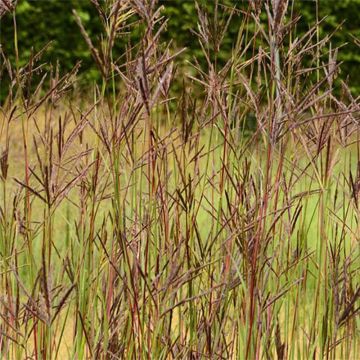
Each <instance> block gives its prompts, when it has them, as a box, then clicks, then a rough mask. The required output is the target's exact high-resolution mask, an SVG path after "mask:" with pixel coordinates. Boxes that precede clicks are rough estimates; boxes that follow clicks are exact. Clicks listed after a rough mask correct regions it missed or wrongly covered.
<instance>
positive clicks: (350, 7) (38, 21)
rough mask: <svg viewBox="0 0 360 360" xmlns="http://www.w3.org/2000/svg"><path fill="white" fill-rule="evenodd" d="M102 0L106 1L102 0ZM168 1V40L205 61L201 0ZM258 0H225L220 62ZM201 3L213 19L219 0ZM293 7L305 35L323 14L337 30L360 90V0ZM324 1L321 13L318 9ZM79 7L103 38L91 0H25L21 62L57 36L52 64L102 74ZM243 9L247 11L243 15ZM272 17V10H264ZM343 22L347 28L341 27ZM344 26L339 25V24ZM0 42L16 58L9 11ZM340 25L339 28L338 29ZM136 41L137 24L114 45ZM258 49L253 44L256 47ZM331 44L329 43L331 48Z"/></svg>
mask: <svg viewBox="0 0 360 360" xmlns="http://www.w3.org/2000/svg"><path fill="white" fill-rule="evenodd" d="M100 3H101V2H100ZM159 3H160V4H161V5H163V6H164V7H165V9H164V12H163V15H164V16H166V17H167V18H168V19H169V21H168V24H167V28H166V31H165V32H164V33H163V34H162V36H163V38H164V40H166V41H169V40H170V39H171V40H172V41H173V43H174V44H175V45H176V46H177V47H178V48H183V47H186V48H187V51H186V52H184V53H183V54H182V56H181V58H182V59H183V64H184V65H185V64H186V61H185V60H192V59H193V58H196V59H197V60H198V61H200V62H201V61H202V62H203V63H204V62H205V59H204V57H203V55H202V51H201V47H200V44H199V42H198V40H197V39H196V37H195V35H194V34H193V30H194V29H195V30H196V28H197V23H198V20H199V19H198V12H197V10H196V4H195V1H188V0H185V1H184V0H171V1H169V0H161V1H160V2H159ZM253 3H254V1H248V0H246V1H244V0H223V1H221V6H222V7H227V8H228V9H229V11H231V9H232V8H234V9H235V10H234V13H235V14H236V16H235V15H234V16H233V17H232V18H231V24H230V26H229V28H228V29H227V32H226V34H225V37H224V39H223V41H222V47H221V52H220V53H219V54H218V58H219V60H218V61H219V62H225V61H226V60H227V59H229V58H230V57H231V51H232V48H233V47H234V44H235V42H236V40H237V33H238V29H239V26H240V24H241V22H242V20H243V17H244V16H245V15H244V14H246V13H249V11H250V9H251V8H252V4H253ZM198 4H199V5H200V6H201V5H203V6H204V5H206V6H205V7H204V8H206V12H207V13H208V15H209V19H211V18H212V17H213V16H214V8H215V6H214V4H215V2H213V1H207V0H200V1H198ZM290 7H291V9H292V10H291V11H292V12H293V13H294V14H297V15H299V16H301V20H300V21H299V22H298V24H297V29H296V32H297V35H298V37H299V38H300V37H301V36H302V35H304V34H305V33H306V31H308V30H309V28H310V27H311V26H313V25H314V24H315V23H316V19H317V18H318V19H319V21H320V20H322V21H321V24H320V26H319V36H320V37H324V36H326V35H330V34H333V33H334V34H333V36H332V39H331V44H332V47H333V48H336V47H339V46H341V47H342V49H341V51H340V52H339V54H338V61H341V62H343V65H342V67H341V69H342V73H341V74H340V78H341V79H343V80H345V81H348V82H349V83H350V84H351V85H350V88H351V90H352V91H353V92H354V93H355V94H359V93H360V75H359V71H358V68H359V66H360V54H359V51H358V47H357V45H356V44H355V43H354V38H360V22H359V20H358V14H359V12H360V0H342V1H331V0H326V1H324V0H323V1H318V2H316V1H311V0H310V1H297V2H294V3H293V4H292V3H291V4H290ZM317 7H318V14H317ZM73 9H75V10H76V11H77V12H78V14H79V16H80V18H81V20H82V22H83V24H84V26H85V28H86V30H87V32H88V34H89V36H90V37H91V39H92V40H93V41H94V42H96V41H97V42H100V41H101V39H100V34H101V30H102V29H101V20H100V19H99V17H98V16H97V10H96V8H95V6H94V4H93V3H92V2H91V1H82V0H71V1H67V0H65V1H63V0H48V1H36V0H20V1H19V2H18V5H17V16H16V23H17V31H18V33H17V36H18V42H19V49H20V53H19V55H20V59H19V60H20V65H21V64H25V63H26V62H27V61H28V59H29V57H30V56H31V52H32V49H34V51H35V52H36V51H39V50H40V49H41V48H42V47H43V46H44V44H46V43H48V42H51V44H50V47H49V49H47V51H46V52H45V54H44V55H43V58H42V59H43V61H45V62H46V63H47V64H48V66H50V65H52V66H53V67H54V66H56V64H57V62H58V65H59V66H60V71H61V72H66V71H69V70H70V69H72V67H73V66H74V65H75V64H76V63H77V62H78V61H81V69H80V74H81V76H80V81H79V84H80V86H81V87H84V86H86V85H91V84H92V83H93V82H94V81H96V80H98V79H99V78H100V73H99V71H98V70H97V69H96V66H95V64H94V62H93V61H92V59H91V54H90V50H89V48H88V46H87V44H86V43H85V42H84V41H83V38H82V35H81V33H80V32H79V31H78V26H77V24H76V21H75V19H74V15H73V13H72V10H73ZM239 12H242V13H243V15H240V16H239ZM262 15H263V16H264V17H266V13H265V12H263V14H262ZM251 24H252V22H251V21H249V25H250V26H249V27H248V29H247V36H248V38H251V35H252V32H253V30H254V26H253V24H252V25H251ZM340 26H341V28H339V27H340ZM338 28H339V29H338ZM0 29H1V33H0V42H1V45H2V49H3V51H4V52H5V53H6V55H7V56H8V57H9V58H10V59H14V58H15V50H14V43H13V35H14V26H13V18H12V16H11V15H10V14H9V15H7V16H6V17H4V18H3V19H1V28H0ZM337 29H338V30H339V31H336V30H337ZM130 38H131V40H132V41H134V42H136V40H137V39H138V38H139V31H134V30H132V32H131V35H130V34H129V33H128V32H126V29H125V31H124V32H123V34H122V36H121V38H120V39H117V42H116V46H115V49H114V54H115V56H118V57H120V56H121V55H123V54H124V50H125V47H126V45H127V44H128V43H129V40H130ZM251 50H252V49H249V51H251ZM327 50H328V49H325V51H324V52H325V53H326V51H327ZM6 85H7V84H6V80H4V79H3V85H2V86H1V91H0V100H3V99H4V96H5V94H6V93H7V86H6Z"/></svg>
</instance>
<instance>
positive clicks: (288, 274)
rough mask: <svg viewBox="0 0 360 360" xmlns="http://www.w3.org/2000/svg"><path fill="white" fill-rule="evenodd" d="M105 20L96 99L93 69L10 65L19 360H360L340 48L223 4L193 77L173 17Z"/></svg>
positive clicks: (2, 226) (3, 298)
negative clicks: (84, 86) (84, 73)
mask: <svg viewBox="0 0 360 360" xmlns="http://www.w3.org/2000/svg"><path fill="white" fill-rule="evenodd" d="M93 3H94V6H96V7H97V9H98V11H99V16H100V18H101V20H102V23H103V27H104V28H103V33H102V35H101V38H100V40H99V41H96V39H91V38H90V37H89V35H88V33H87V30H86V28H85V27H84V26H83V24H82V22H81V17H80V16H79V15H78V14H77V13H76V12H74V14H73V16H74V19H75V20H76V21H77V23H78V25H79V31H81V33H82V34H83V36H84V41H86V43H87V44H88V46H89V48H90V50H91V54H92V56H93V58H94V62H95V63H96V65H97V66H98V68H99V71H100V73H101V75H102V80H101V83H100V84H95V85H94V86H93V88H92V89H91V90H89V92H88V93H86V94H83V93H81V92H79V91H78V90H76V78H77V72H78V70H79V67H80V64H77V65H75V66H74V69H73V71H71V72H70V73H68V74H64V75H61V74H60V71H59V69H58V68H54V70H53V71H50V72H49V73H46V74H41V76H40V77H39V73H41V70H42V65H41V62H40V61H41V53H42V52H40V53H39V54H35V53H34V54H33V55H32V56H31V57H30V59H29V62H28V63H27V64H26V65H24V66H22V65H21V64H20V63H19V61H16V63H15V64H14V63H12V62H11V61H10V60H8V58H7V56H6V54H3V53H2V54H1V55H2V58H3V62H2V68H1V71H2V74H3V76H5V75H4V74H6V76H7V77H8V78H9V79H10V87H9V95H8V98H7V100H6V102H5V103H4V104H3V106H2V109H1V126H0V139H1V149H0V150H1V155H0V156H1V158H0V165H1V166H0V168H1V179H0V186H1V196H0V254H1V258H0V279H1V281H0V289H1V292H0V293H1V295H0V319H1V321H0V354H1V355H0V356H1V358H4V359H28V358H29V359H30V358H31V359H67V358H68V359H123V358H129V359H131V358H136V359H138V358H149V359H150V358H151V359H173V358H177V359H184V358H186V359H187V358H188V359H203V358H211V359H217V358H219V359H220V358H221V359H222V358H224V359H232V358H233V359H260V358H264V359H273V358H276V357H277V358H279V359H301V358H302V359H310V358H314V359H317V358H326V359H340V358H341V359H357V358H359V356H360V343H359V330H360V320H359V318H358V317H357V315H358V311H359V309H360V281H359V279H360V277H359V265H358V264H359V255H360V252H359V241H360V237H359V236H360V235H359V234H360V226H359V215H360V207H359V193H360V166H359V164H360V162H359V159H360V158H359V154H360V139H359V109H360V108H359V106H360V103H359V99H358V98H354V96H353V95H352V94H351V92H350V90H349V88H348V86H347V83H346V82H344V81H342V80H341V79H339V78H337V75H338V73H339V71H340V65H341V64H339V63H338V62H337V60H336V57H337V53H338V51H341V49H340V50H338V49H332V47H331V36H332V34H329V35H328V36H326V37H325V38H323V39H321V38H320V36H319V32H318V31H317V29H318V24H315V25H314V27H312V28H309V31H308V32H307V33H306V34H305V35H303V36H302V37H298V36H297V34H296V24H297V22H298V21H299V19H298V18H297V17H295V15H294V14H293V9H292V6H291V5H289V3H288V2H287V1H284V0H277V1H276V0H273V1H269V2H266V3H265V2H264V3H262V2H259V1H251V2H250V3H249V8H248V9H247V11H240V10H239V9H237V8H234V9H231V8H229V7H226V6H223V5H221V4H220V2H219V3H218V2H217V1H216V3H215V15H214V17H209V16H208V15H207V13H206V9H204V8H202V7H200V6H198V7H197V9H198V19H199V24H198V28H197V29H194V39H195V36H196V38H197V41H199V42H200V44H201V47H202V49H203V58H204V59H205V62H200V61H198V59H196V58H193V59H192V60H191V61H189V62H188V63H187V64H186V65H184V64H182V65H181V64H179V63H177V58H178V55H179V54H180V53H182V52H183V51H186V49H173V48H172V44H166V43H163V42H162V33H163V32H164V31H166V24H167V21H171V19H170V20H168V19H164V18H163V17H162V8H161V7H159V6H158V5H157V2H156V1H154V0H147V1H145V0H129V1H119V0H113V1H110V0H108V1H106V2H105V3H102V2H101V3H100V2H98V1H97V0H93ZM3 4H5V5H8V7H4V9H5V10H4V12H5V11H9V13H8V14H7V15H6V16H11V14H13V19H14V39H13V41H14V48H15V49H16V53H18V51H21V48H19V47H18V44H17V36H16V10H15V9H13V8H12V4H11V3H10V2H6V1H5V2H3ZM237 16H239V17H241V19H242V20H243V22H242V25H241V26H240V28H239V31H238V37H237V39H235V41H234V46H233V52H232V56H231V58H230V59H228V61H227V62H224V61H221V60H220V58H219V54H220V53H221V46H222V40H223V38H224V34H225V33H226V31H227V30H228V27H229V26H231V20H232V18H233V17H237ZM320 21H321V20H320ZM134 28H137V29H141V32H142V38H141V41H140V42H139V43H138V44H129V46H128V48H127V51H126V53H125V54H124V56H122V57H121V58H120V59H115V57H114V52H113V48H114V44H115V43H116V41H119V37H121V34H123V33H124V32H131V31H132V29H134ZM249 29H252V31H250V30H249ZM339 31H340V30H339ZM194 41H195V40H194ZM44 51H46V49H44ZM174 81H175V82H176V84H182V86H181V89H182V90H181V91H180V92H179V91H176V92H175V91H173V90H172V87H171V85H172V84H173V83H174ZM177 88H179V86H177ZM74 89H75V90H74ZM339 94H340V95H339ZM81 97H83V98H84V101H81V99H80V98H81ZM251 121H252V122H254V124H255V125H254V130H253V131H251V130H249V122H251Z"/></svg>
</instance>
